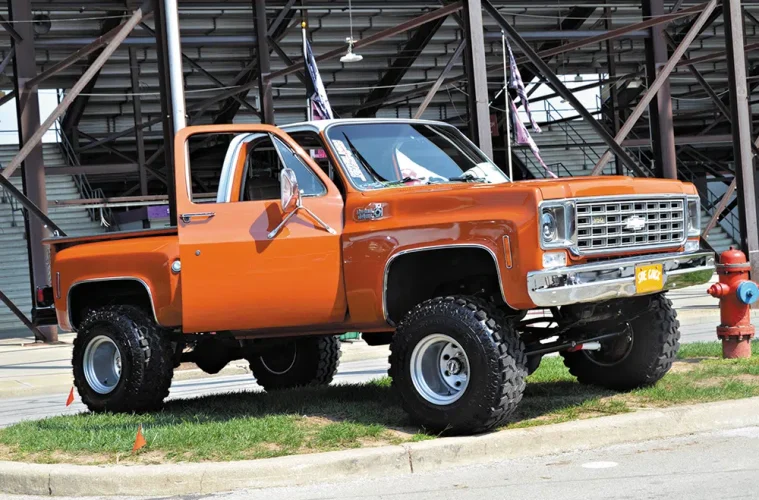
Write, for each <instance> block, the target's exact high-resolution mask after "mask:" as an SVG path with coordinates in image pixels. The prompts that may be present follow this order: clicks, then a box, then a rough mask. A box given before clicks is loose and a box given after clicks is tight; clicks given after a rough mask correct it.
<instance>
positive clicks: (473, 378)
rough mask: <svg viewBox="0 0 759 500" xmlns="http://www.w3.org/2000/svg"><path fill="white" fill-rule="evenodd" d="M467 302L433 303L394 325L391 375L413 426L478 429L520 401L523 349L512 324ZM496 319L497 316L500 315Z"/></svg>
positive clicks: (491, 425)
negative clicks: (414, 424)
mask: <svg viewBox="0 0 759 500" xmlns="http://www.w3.org/2000/svg"><path fill="white" fill-rule="evenodd" d="M494 318H500V314H499V313H498V312H497V311H495V310H494V309H493V308H492V306H491V305H489V304H488V303H486V302H484V301H480V300H478V299H475V298H473V297H446V298H437V299H432V300H429V301H427V302H424V303H423V304H421V305H419V306H417V307H416V308H415V309H414V310H412V311H411V312H410V313H409V314H408V315H407V316H406V317H405V318H404V319H403V321H402V322H401V323H400V325H399V326H398V330H397V331H396V334H395V335H394V336H393V342H392V344H391V346H390V349H391V354H390V375H391V376H392V378H393V386H394V387H395V388H396V390H397V391H398V392H399V394H400V396H401V401H402V404H403V407H404V409H405V410H406V411H407V412H408V413H409V414H410V415H411V417H412V419H413V420H414V421H415V422H418V423H419V424H421V425H423V426H424V427H425V428H427V429H429V430H431V431H435V432H440V431H450V432H452V433H474V432H482V431H486V430H489V429H492V428H494V427H496V426H497V425H499V424H501V423H502V422H503V421H504V420H505V419H506V418H507V417H508V416H509V415H510V414H511V412H512V411H513V410H514V409H515V408H516V406H517V404H518V403H519V401H520V400H521V399H522V392H523V391H524V387H525V377H526V376H527V366H526V357H525V355H524V346H523V345H522V342H521V341H520V340H519V338H518V336H517V334H516V332H515V331H514V329H513V327H512V324H511V322H510V321H497V320H496V319H494ZM501 319H502V318H501Z"/></svg>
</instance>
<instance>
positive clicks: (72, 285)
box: [66, 276, 160, 331]
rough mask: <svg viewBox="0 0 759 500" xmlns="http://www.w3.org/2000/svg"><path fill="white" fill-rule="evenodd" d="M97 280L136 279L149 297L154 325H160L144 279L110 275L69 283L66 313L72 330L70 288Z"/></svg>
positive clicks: (150, 293) (153, 301)
mask: <svg viewBox="0 0 759 500" xmlns="http://www.w3.org/2000/svg"><path fill="white" fill-rule="evenodd" d="M97 281H136V282H138V283H140V284H141V285H142V286H144V287H145V290H146V291H147V292H148V298H150V308H151V309H152V311H153V319H154V320H155V323H156V325H160V323H159V322H158V316H156V313H155V300H153V292H152V291H151V290H150V287H149V286H148V284H147V283H145V281H144V280H142V279H141V278H135V277H134V276H111V277H108V278H92V279H88V280H81V281H76V282H74V283H72V284H71V286H70V287H69V291H68V293H67V294H66V311H67V313H68V314H67V315H68V320H69V327H71V329H72V330H75V328H74V321H73V320H72V318H71V290H73V289H74V288H76V287H77V286H79V285H82V284H84V283H94V282H97ZM75 331H76V330H75Z"/></svg>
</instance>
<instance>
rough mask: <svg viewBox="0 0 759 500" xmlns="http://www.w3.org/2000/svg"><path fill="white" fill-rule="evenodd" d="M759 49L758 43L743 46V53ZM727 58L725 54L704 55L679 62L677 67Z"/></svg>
mask: <svg viewBox="0 0 759 500" xmlns="http://www.w3.org/2000/svg"><path fill="white" fill-rule="evenodd" d="M757 49H759V42H757V43H749V44H746V45H744V46H743V52H744V53H746V52H752V51H754V50H757ZM726 57H727V54H726V53H725V52H714V53H712V54H706V55H704V56H699V57H693V58H691V59H689V60H688V61H687V62H686V61H681V62H680V63H679V64H678V66H685V65H687V64H699V63H705V62H712V61H719V60H721V59H725V58H726Z"/></svg>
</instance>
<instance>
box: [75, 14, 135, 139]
mask: <svg viewBox="0 0 759 500" xmlns="http://www.w3.org/2000/svg"><path fill="white" fill-rule="evenodd" d="M107 15H108V16H123V15H124V12H123V11H118V12H116V11H108V13H107ZM120 22H121V19H120V18H115V17H114V18H113V19H106V20H105V21H104V22H103V28H102V30H101V34H103V35H105V34H108V33H109V32H111V31H112V30H114V29H116V28H117V27H118V25H119V24H120ZM100 50H101V49H98V50H96V51H94V52H92V53H91V54H89V57H88V58H87V62H86V64H85V66H84V67H85V68H87V67H89V66H90V65H91V64H92V63H93V62H94V61H95V59H97V56H98V55H99V54H100ZM100 69H101V71H102V69H103V68H100ZM99 77H100V71H98V72H97V73H96V74H95V76H94V77H93V78H92V80H90V81H89V82H88V83H87V85H86V86H85V87H84V90H83V91H82V93H81V94H79V95H78V96H77V98H76V99H74V102H73V103H71V107H70V108H69V109H68V110H67V111H66V114H65V115H64V116H63V118H62V119H61V128H62V129H63V133H64V134H66V135H67V136H68V137H71V132H72V131H73V130H74V129H75V128H76V127H77V126H78V125H79V121H80V120H81V119H82V116H83V115H84V110H85V109H86V108H87V104H88V103H89V102H90V94H92V91H93V90H95V85H97V81H98V78H99Z"/></svg>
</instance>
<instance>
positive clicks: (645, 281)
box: [635, 264, 664, 293]
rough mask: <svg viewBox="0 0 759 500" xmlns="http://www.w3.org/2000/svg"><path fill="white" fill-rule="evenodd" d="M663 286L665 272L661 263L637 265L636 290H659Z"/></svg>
mask: <svg viewBox="0 0 759 500" xmlns="http://www.w3.org/2000/svg"><path fill="white" fill-rule="evenodd" d="M662 288H664V273H663V272H662V266H661V264H651V265H648V266H635V291H636V292H638V293H648V292H658V291H659V290H661V289H662Z"/></svg>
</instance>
